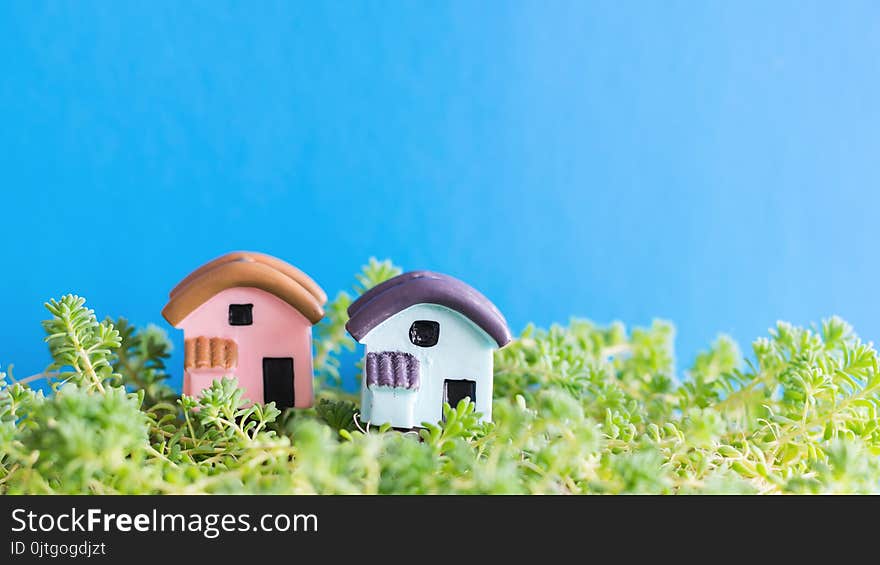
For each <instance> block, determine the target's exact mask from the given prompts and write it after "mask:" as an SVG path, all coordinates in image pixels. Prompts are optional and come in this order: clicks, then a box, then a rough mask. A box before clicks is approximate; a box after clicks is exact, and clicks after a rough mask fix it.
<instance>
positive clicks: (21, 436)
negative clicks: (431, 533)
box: [0, 260, 880, 493]
mask: <svg viewBox="0 0 880 565" xmlns="http://www.w3.org/2000/svg"><path fill="white" fill-rule="evenodd" d="M398 272H399V269H397V268H396V267H394V266H393V265H392V264H391V263H390V262H388V261H384V262H379V261H376V260H371V261H370V263H369V265H367V266H366V267H365V269H364V271H363V272H362V273H361V274H360V275H359V277H358V284H357V286H356V287H355V294H357V293H360V292H363V291H364V290H365V289H367V288H370V287H371V286H373V285H374V284H377V283H378V282H381V281H382V280H385V279H387V278H388V277H390V276H393V275H394V274H396V273H398ZM351 300H352V295H351V294H348V293H340V294H339V295H338V296H337V298H336V299H335V300H334V301H333V302H332V303H331V304H330V306H329V307H328V317H327V319H326V320H325V321H324V322H322V324H321V325H320V326H319V327H318V330H317V335H316V346H315V348H316V363H315V365H316V369H317V371H318V374H319V376H320V384H321V386H320V387H319V388H318V391H319V396H320V398H319V399H318V402H317V403H316V407H315V408H314V409H313V410H305V411H288V412H286V413H285V414H281V413H280V412H279V411H278V410H277V409H276V408H275V406H274V405H273V404H269V405H259V404H258V405H247V404H246V403H245V402H244V401H243V400H242V396H241V391H240V390H239V389H237V388H236V386H235V384H234V381H232V380H229V379H221V380H218V381H215V382H214V383H213V385H212V386H211V387H210V388H209V389H208V390H206V391H204V393H203V394H201V395H200V396H199V397H197V398H196V397H189V396H178V395H176V394H175V393H174V392H173V390H172V389H171V388H170V387H169V386H168V385H167V384H166V380H167V377H168V374H167V372H166V369H165V365H164V363H165V359H166V358H167V356H168V352H169V351H170V344H169V342H168V340H167V337H166V336H164V334H163V333H162V332H161V331H160V330H158V329H157V328H154V327H147V328H146V329H143V330H137V329H135V328H133V327H132V326H130V325H129V324H128V323H127V322H125V320H123V319H120V320H118V321H117V322H116V323H115V324H114V323H110V322H109V321H104V322H100V323H99V322H98V321H97V319H96V318H95V316H94V313H93V312H92V311H91V310H89V309H88V308H86V306H85V303H84V301H83V300H82V299H81V298H78V297H75V296H65V297H63V298H61V299H60V300H58V301H51V302H50V303H49V304H47V308H48V310H49V312H50V315H51V317H50V319H49V320H48V321H47V322H46V323H45V328H46V332H47V335H48V337H47V342H48V344H49V349H50V352H51V354H52V357H53V360H54V362H53V364H52V366H51V367H50V369H51V370H50V371H49V372H47V373H46V375H47V376H48V378H50V379H51V380H52V383H53V392H52V394H49V395H43V394H42V393H41V392H39V391H35V390H34V389H31V388H29V387H28V386H27V385H26V384H23V383H16V382H11V381H10V380H9V379H7V377H6V376H5V375H3V374H2V373H0V491H2V492H4V493H59V492H64V493H202V492H205V493H221V492H236V493H238V492H252V493H705V492H724V493H786V492H792V493H802V492H808V493H823V492H877V491H878V486H880V485H878V480H880V460H878V455H880V429H878V424H877V421H878V420H877V417H878V408H880V370H878V362H877V352H876V350H875V349H874V348H873V346H871V345H870V344H866V343H864V342H862V341H861V340H860V339H859V338H858V337H857V336H856V335H855V333H854V332H853V330H852V328H851V327H850V326H849V325H847V324H846V323H845V322H843V321H842V320H840V319H838V318H830V319H828V320H826V321H824V322H823V323H821V324H820V325H818V326H816V327H811V328H799V327H794V326H791V325H789V324H786V323H779V324H777V326H776V327H775V328H774V329H773V330H771V332H770V333H769V335H768V336H766V337H762V338H759V339H758V340H756V341H755V342H754V343H753V345H752V348H751V355H750V358H749V359H748V360H744V359H743V357H742V355H741V353H740V350H739V348H738V346H737V345H736V343H735V342H734V341H733V340H731V339H730V338H728V337H725V336H721V337H719V338H718V339H717V340H716V341H715V343H714V344H712V346H711V347H710V348H708V349H707V350H706V351H704V352H702V353H701V354H699V355H698V356H697V358H696V359H695V360H694V362H693V363H692V364H691V365H690V367H689V368H688V369H687V370H686V371H684V372H683V373H678V372H677V371H676V368H675V355H674V349H673V341H674V330H673V327H672V326H671V325H670V324H668V323H666V322H655V323H654V324H653V325H651V326H650V327H647V328H635V329H633V330H632V331H631V332H627V330H626V328H625V327H624V326H623V325H622V324H618V323H615V324H611V325H610V326H599V325H596V324H593V323H591V322H589V321H585V320H572V321H571V322H569V323H568V324H567V325H565V326H561V325H554V326H552V327H550V328H548V329H539V328H536V327H533V326H529V327H527V328H526V329H525V331H523V332H522V334H521V335H520V336H519V338H518V339H516V340H515V341H514V342H513V343H512V344H510V345H509V346H508V347H507V348H505V349H504V350H502V351H499V352H498V353H497V354H496V363H495V395H494V396H495V399H494V403H493V412H494V413H493V423H486V422H483V421H482V420H481V418H480V417H479V415H478V414H475V413H474V409H473V405H472V404H471V403H469V402H467V401H463V402H462V403H460V404H459V405H458V406H455V407H449V406H447V407H446V409H445V410H444V419H443V421H441V422H426V423H424V424H423V428H422V429H421V430H419V431H418V432H408V433H401V432H397V431H394V430H391V429H389V428H388V426H380V427H375V426H364V425H363V424H361V423H360V422H359V421H358V420H357V417H356V416H357V405H356V399H355V398H354V397H353V395H352V394H350V393H347V392H345V391H343V390H341V389H340V386H339V383H340V382H341V376H340V371H339V368H340V361H339V359H340V355H342V354H344V352H346V351H348V350H351V349H353V347H354V343H353V341H351V339H350V338H349V337H348V336H347V334H346V333H345V329H344V326H345V322H346V319H347V317H346V309H347V307H348V305H349V304H350V303H351Z"/></svg>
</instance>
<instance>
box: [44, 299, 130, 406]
mask: <svg viewBox="0 0 880 565" xmlns="http://www.w3.org/2000/svg"><path fill="white" fill-rule="evenodd" d="M85 302H86V300H85V298H80V297H79V296H76V295H73V294H68V295H66V296H63V297H62V298H61V300H58V301H56V300H54V299H53V300H51V301H49V302H47V303H46V308H47V309H48V310H49V312H50V313H51V314H52V318H51V319H49V320H47V321H45V322H43V328H44V329H45V330H46V333H47V334H48V335H47V336H46V342H47V343H48V344H49V351H50V352H51V354H52V357H53V359H54V360H55V362H54V363H52V365H50V366H49V369H50V370H53V369H59V370H60V372H59V373H58V374H57V377H58V378H59V379H60V380H61V381H62V382H68V381H69V382H73V383H75V384H78V385H81V386H83V387H84V388H86V389H87V390H92V389H97V390H98V391H100V392H104V384H105V382H106V381H107V380H109V379H111V378H114V377H116V376H117V375H115V374H114V373H113V367H112V366H111V360H112V359H113V349H116V348H118V347H119V345H120V339H119V332H118V331H116V330H115V329H114V328H113V324H111V323H109V322H103V323H100V324H99V323H98V320H97V319H96V318H95V313H94V311H92V310H90V309H88V308H86V307H85V306H84V304H85Z"/></svg>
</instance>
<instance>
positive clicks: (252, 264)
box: [162, 251, 327, 326]
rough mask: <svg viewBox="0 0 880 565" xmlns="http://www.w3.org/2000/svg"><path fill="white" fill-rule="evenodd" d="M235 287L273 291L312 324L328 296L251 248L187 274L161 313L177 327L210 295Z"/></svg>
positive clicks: (289, 267) (292, 269) (287, 266)
mask: <svg viewBox="0 0 880 565" xmlns="http://www.w3.org/2000/svg"><path fill="white" fill-rule="evenodd" d="M236 287H253V288H259V289H261V290H265V291H266V292H269V293H271V294H274V295H275V296H277V297H278V298H280V299H281V300H284V301H285V302H287V303H288V304H290V305H291V306H293V307H294V308H296V309H297V310H298V311H299V312H300V313H302V315H303V316H305V317H306V318H307V319H308V320H309V321H310V322H312V323H313V324H317V323H318V322H319V321H320V320H321V318H323V317H324V309H323V305H324V304H325V303H326V302H327V295H326V294H325V293H324V291H323V290H321V287H319V286H318V285H317V284H316V283H315V281H313V280H312V279H311V278H309V277H308V275H306V274H305V273H303V272H302V271H300V270H299V269H297V268H296V267H294V266H293V265H290V264H288V263H285V262H284V261H282V260H280V259H276V258H275V257H271V256H269V255H265V254H263V253H254V252H250V251H236V252H234V253H228V254H226V255H223V256H222V257H218V258H217V259H214V260H213V261H211V262H209V263H206V264H204V265H202V266H201V267H199V268H198V269H196V270H195V271H193V272H192V273H190V274H189V276H187V277H186V278H185V279H183V280H182V281H180V283H179V284H178V285H177V286H175V287H174V288H173V289H172V290H171V295H170V300H169V301H168V304H166V305H165V308H163V309H162V316H164V317H165V319H166V320H168V322H169V323H171V325H173V326H177V324H179V323H180V322H181V321H183V319H184V318H186V317H187V316H188V315H189V314H190V313H191V312H192V311H193V310H195V309H196V308H198V307H199V306H201V305H202V304H204V303H205V301H207V300H208V299H210V298H211V297H212V296H214V295H216V294H217V293H219V292H222V291H224V290H226V289H229V288H236Z"/></svg>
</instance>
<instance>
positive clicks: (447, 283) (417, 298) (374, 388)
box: [346, 271, 511, 428]
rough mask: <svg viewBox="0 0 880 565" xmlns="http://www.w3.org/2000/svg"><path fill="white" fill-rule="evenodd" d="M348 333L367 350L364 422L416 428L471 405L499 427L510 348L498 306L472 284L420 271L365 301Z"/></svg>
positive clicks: (352, 311) (354, 311) (353, 311)
mask: <svg viewBox="0 0 880 565" xmlns="http://www.w3.org/2000/svg"><path fill="white" fill-rule="evenodd" d="M348 314H349V316H350V319H349V321H348V324H346V328H347V329H348V332H349V333H350V334H351V335H352V336H353V337H354V338H355V339H356V340H357V341H359V342H360V343H363V344H364V346H365V349H366V357H365V362H364V378H363V379H362V383H361V419H362V420H364V421H367V422H371V423H373V424H384V423H390V424H391V425H392V426H393V427H395V428H413V427H416V426H419V425H420V424H421V423H422V422H436V421H439V420H440V419H441V418H442V417H443V403H444V402H448V403H449V404H450V406H453V407H454V406H456V405H457V404H458V402H459V401H460V400H461V399H463V398H465V397H470V399H471V400H472V401H473V402H474V404H475V405H476V406H475V408H476V411H477V412H480V413H482V414H483V418H484V419H485V420H491V419H492V376H493V373H492V371H493V352H494V350H495V349H497V348H499V347H504V346H505V345H507V343H509V342H510V340H511V336H510V330H509V329H508V327H507V322H506V321H505V320H504V316H502V315H501V312H499V311H498V309H497V308H496V307H495V305H494V304H492V303H491V302H489V300H488V299H487V298H486V297H485V296H483V295H482V294H480V293H479V292H477V291H476V290H474V289H473V288H472V287H470V286H468V285H467V284H465V283H463V282H461V281H459V280H457V279H454V278H452V277H449V276H447V275H442V274H439V273H432V272H428V271H416V272H412V273H405V274H402V275H400V276H397V277H394V278H393V279H390V280H388V281H385V282H384V283H382V284H380V285H378V286H376V287H374V288H373V289H371V290H369V291H367V292H366V293H364V294H363V295H362V296H361V297H360V298H359V299H358V300H356V301H355V302H354V303H353V304H352V305H351V306H350V307H349V309H348Z"/></svg>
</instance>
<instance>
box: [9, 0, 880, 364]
mask: <svg viewBox="0 0 880 565" xmlns="http://www.w3.org/2000/svg"><path fill="white" fill-rule="evenodd" d="M157 4H158V5H157V6H154V7H147V6H146V5H145V4H144V3H142V2H137V3H135V2H132V3H125V2H84V1H83V2H66V3H61V2H51V3H38V2H30V1H21V2H5V3H3V4H2V5H0V115H2V126H0V187H2V189H0V190H2V199H0V205H2V220H3V223H2V230H3V235H2V239H0V257H2V259H3V265H4V268H3V273H2V275H0V292H2V295H3V296H4V297H5V299H6V306H5V308H4V313H5V318H6V323H5V324H3V326H2V328H0V332H2V336H0V363H2V364H3V365H4V366H5V365H7V364H9V363H15V364H16V370H15V372H16V374H17V376H19V377H23V376H25V375H27V374H30V373H33V372H37V371H39V370H41V369H42V368H43V366H44V365H45V363H46V361H47V355H46V352H45V346H44V344H43V343H42V341H41V340H42V331H41V329H40V326H39V321H40V320H41V319H43V318H44V317H45V312H44V311H43V309H42V306H41V304H42V302H43V301H44V300H46V299H47V298H49V297H51V296H58V295H60V294H62V293H64V292H68V291H73V292H77V293H79V294H82V295H84V296H86V297H88V298H89V301H90V304H91V305H92V306H93V307H94V308H95V309H96V310H97V311H98V313H99V314H101V315H105V314H112V315H118V314H124V315H127V316H128V317H130V318H131V319H132V320H133V321H134V322H136V323H138V324H143V323H147V322H158V323H160V324H161V325H163V326H164V327H167V324H165V322H164V320H162V318H161V317H160V315H159V311H160V309H161V308H162V306H163V304H164V302H165V298H166V293H167V291H168V290H169V289H170V288H171V287H172V286H173V285H174V284H175V283H176V282H177V281H178V280H179V279H180V278H181V277H183V276H184V275H185V274H187V272H188V271H189V270H191V269H192V268H194V267H196V266H198V265H199V264H200V263H202V262H203V261H205V260H207V259H210V258H212V257H214V256H216V255H218V254H221V253H223V252H225V251H228V250H232V249H239V248H244V249H257V250H263V251H266V252H269V253H272V254H276V255H278V256H280V257H282V258H284V259H287V260H289V261H290V262H292V263H294V264H295V265H297V266H299V267H301V268H302V269H304V270H305V271H307V272H308V273H310V274H311V275H312V276H314V278H315V279H316V280H317V281H319V283H321V284H322V285H323V286H324V287H325V288H326V289H327V290H328V292H329V293H330V294H331V295H332V294H335V292H336V291H337V290H339V289H341V288H343V287H347V286H348V285H349V284H350V281H351V276H352V274H353V272H354V271H355V270H356V269H357V267H358V266H359V265H360V264H361V263H362V262H363V261H364V260H365V259H366V258H367V257H369V256H370V255H376V256H379V257H385V256H388V257H392V258H394V259H395V260H396V261H397V262H399V263H401V264H403V265H404V266H405V267H408V268H431V269H436V270H440V271H445V272H448V273H450V274H453V275H457V276H460V277H461V278H463V279H465V280H467V281H468V282H470V283H472V284H473V285H474V286H476V287H477V288H479V289H481V290H482V291H484V292H485V293H486V294H487V295H488V296H490V297H491V298H492V299H493V300H495V301H496V302H497V304H498V305H499V307H501V309H502V310H503V311H504V312H505V313H506V314H507V316H508V318H509V320H510V322H511V324H512V326H513V327H514V328H515V329H516V330H519V329H521V328H522V327H523V325H524V324H525V323H526V322H528V321H529V320H534V321H535V322H537V323H539V324H544V325H546V324H549V323H551V322H554V321H565V320H567V318H568V317H569V316H570V315H577V316H587V317H590V318H593V319H596V320H598V321H602V322H605V321H610V320H613V319H621V320H623V321H625V322H627V323H637V324H645V323H648V322H649V321H650V320H651V319H652V318H653V317H657V316H659V317H666V318H669V319H671V320H673V321H675V322H676V323H677V325H678V328H679V353H680V358H681V359H682V360H686V359H687V358H689V357H690V356H692V355H693V354H694V353H695V352H696V351H697V350H698V349H699V348H701V347H703V346H704V345H705V344H707V343H708V342H709V341H710V340H712V339H713V338H714V336H715V335H716V334H717V333H718V332H720V331H723V332H729V333H731V334H733V335H734V336H735V337H737V338H739V339H740V340H743V341H745V342H748V341H750V340H751V339H753V338H754V337H756V336H757V335H759V334H762V333H763V332H765V330H766V328H767V327H769V326H770V325H771V324H773V323H774V321H775V320H777V319H788V320H791V321H793V322H798V323H805V322H809V321H812V320H818V319H820V318H821V317H823V316H827V315H830V314H834V313H837V314H840V315H842V316H844V317H846V318H847V319H849V320H850V321H851V322H853V323H854V324H855V325H856V327H857V329H859V330H860V332H861V333H862V334H863V335H864V336H865V337H866V338H868V339H873V338H877V337H878V335H880V315H878V314H880V307H878V304H877V301H876V299H875V296H876V295H877V292H876V282H875V281H876V279H877V276H878V275H880V268H878V263H877V255H876V243H877V239H878V238H877V227H876V221H875V218H876V209H877V205H878V203H880V191H878V187H880V183H878V181H880V174H878V161H880V159H878V157H880V139H878V136H880V57H878V53H880V7H878V4H877V3H874V2H854V1H853V2H846V3H843V4H842V5H841V6H839V7H835V8H834V9H832V5H831V4H828V3H819V2H801V1H798V2H772V3H766V2H754V3H747V2H735V3H734V2H726V3H722V2H680V3H676V2H628V3H625V6H624V5H622V4H621V3H619V2H581V1H577V2H570V3H566V2H561V1H554V2H537V1H535V2H524V1H519V2H510V3H497V2H485V3H478V2H455V3H438V2H430V3H427V2H419V3H417V2H396V3H386V2H367V3H352V2H344V3H327V4H326V5H324V6H323V7H322V6H312V5H310V3H294V2H277V3H272V2H255V3H250V2H238V3H217V2H203V3H185V5H180V6H178V5H177V4H178V3H172V2H162V3H157ZM172 335H173V336H174V338H175V340H176V342H177V343H178V344H179V343H180V341H181V340H180V336H179V335H177V334H176V333H173V334H172ZM179 359H180V357H179V355H178V357H177V358H176V360H179ZM176 369H177V367H176V366H175V370H176Z"/></svg>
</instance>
